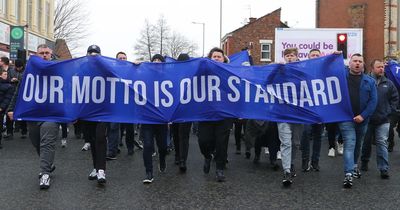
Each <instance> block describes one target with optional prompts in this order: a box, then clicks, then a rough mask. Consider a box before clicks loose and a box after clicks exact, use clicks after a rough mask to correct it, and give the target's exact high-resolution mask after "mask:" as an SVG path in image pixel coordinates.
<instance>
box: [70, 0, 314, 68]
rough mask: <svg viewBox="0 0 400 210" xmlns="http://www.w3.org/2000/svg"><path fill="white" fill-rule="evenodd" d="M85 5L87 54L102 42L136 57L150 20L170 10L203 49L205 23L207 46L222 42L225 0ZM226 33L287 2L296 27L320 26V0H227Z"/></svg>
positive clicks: (176, 27) (109, 50)
mask: <svg viewBox="0 0 400 210" xmlns="http://www.w3.org/2000/svg"><path fill="white" fill-rule="evenodd" d="M82 2H83V4H84V7H82V9H84V10H86V11H89V13H90V15H89V21H90V27H89V28H88V30H89V32H90V35H89V36H88V37H87V38H86V39H85V40H82V47H81V48H79V49H78V50H77V51H76V52H75V55H76V56H83V55H84V54H85V52H86V48H87V46H89V45H91V44H97V45H99V46H100V47H101V49H102V54H103V55H105V56H109V57H114V56H115V54H116V53H117V52H118V51H124V52H126V53H127V54H128V60H131V61H132V60H134V59H135V58H136V56H135V54H134V50H133V46H134V45H135V43H136V41H137V39H138V38H139V34H140V31H141V29H142V28H143V26H144V20H145V19H149V20H150V22H152V23H155V22H156V20H157V19H158V18H159V17H160V15H164V17H165V18H166V20H167V23H168V26H169V28H170V29H171V31H177V32H179V33H181V34H183V35H185V36H186V37H187V38H188V39H189V40H192V41H193V42H195V43H196V44H197V45H198V46H199V49H198V54H199V55H201V54H202V33H203V32H202V26H201V25H195V24H193V23H192V22H193V21H195V22H203V23H205V28H206V29H205V31H206V33H205V51H206V52H207V51H208V50H209V49H211V48H212V47H214V46H219V34H220V33H219V31H220V21H219V20H220V1H219V0H168V1H167V0H146V1H143V0H135V1H132V0H112V1H109V0H85V1H83V0H82ZM222 2H223V3H222V4H223V5H222V36H224V35H225V34H226V33H229V32H231V31H233V30H235V29H237V28H239V27H241V26H243V23H244V21H245V19H246V18H249V17H250V16H251V17H256V18H259V17H261V16H264V15H265V14H268V13H270V12H272V11H274V10H276V9H278V8H282V13H281V20H282V22H285V21H287V23H288V25H289V26H290V27H294V28H314V27H315V0H222Z"/></svg>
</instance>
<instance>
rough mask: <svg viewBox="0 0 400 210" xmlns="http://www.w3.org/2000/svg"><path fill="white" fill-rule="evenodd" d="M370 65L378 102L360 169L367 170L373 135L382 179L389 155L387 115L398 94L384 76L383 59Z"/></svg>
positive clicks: (363, 148)
mask: <svg viewBox="0 0 400 210" xmlns="http://www.w3.org/2000/svg"><path fill="white" fill-rule="evenodd" d="M371 67H372V71H371V76H372V78H374V80H375V83H376V86H377V93H378V104H377V107H376V109H375V112H374V113H373V114H372V116H371V119H370V121H369V124H368V130H367V134H366V135H365V139H364V143H363V146H362V154H361V170H363V171H367V170H368V162H369V159H370V157H371V140H372V138H374V137H375V140H376V162H377V165H378V170H379V171H380V173H381V178H382V179H388V178H389V172H388V170H389V156H388V144H387V140H388V135H389V126H390V123H389V116H390V115H391V114H392V113H394V112H396V107H397V104H398V103H399V96H398V92H397V89H396V87H395V86H394V84H393V83H392V81H390V80H388V79H387V78H386V77H385V76H384V73H385V72H384V64H383V61H381V60H378V59H374V60H373V61H372V63H371Z"/></svg>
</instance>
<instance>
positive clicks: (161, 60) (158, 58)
mask: <svg viewBox="0 0 400 210" xmlns="http://www.w3.org/2000/svg"><path fill="white" fill-rule="evenodd" d="M151 62H153V63H164V62H165V58H164V57H163V56H162V55H160V54H155V55H153V57H152V58H151Z"/></svg>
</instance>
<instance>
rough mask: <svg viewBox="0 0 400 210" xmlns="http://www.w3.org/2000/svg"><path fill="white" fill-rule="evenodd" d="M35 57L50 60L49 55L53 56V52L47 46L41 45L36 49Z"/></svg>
mask: <svg viewBox="0 0 400 210" xmlns="http://www.w3.org/2000/svg"><path fill="white" fill-rule="evenodd" d="M36 51H37V52H36V55H37V56H39V57H41V58H43V59H44V60H46V61H49V60H51V55H52V54H53V50H51V49H50V47H49V46H47V44H41V45H39V46H38V47H37V50H36Z"/></svg>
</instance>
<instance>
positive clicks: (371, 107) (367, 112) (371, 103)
mask: <svg viewBox="0 0 400 210" xmlns="http://www.w3.org/2000/svg"><path fill="white" fill-rule="evenodd" d="M369 85H370V89H371V92H370V95H369V100H368V104H367V106H366V107H365V109H364V110H362V112H361V114H360V116H361V117H362V118H363V119H366V118H368V117H370V116H371V115H372V114H373V113H374V111H375V108H376V105H377V103H378V94H377V91H376V86H375V82H370V83H369Z"/></svg>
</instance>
